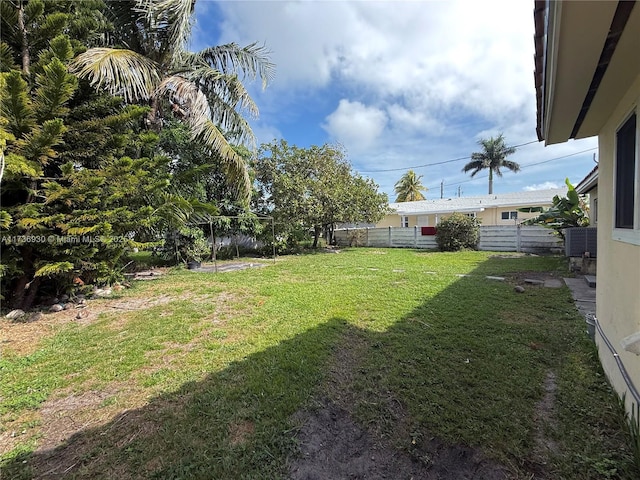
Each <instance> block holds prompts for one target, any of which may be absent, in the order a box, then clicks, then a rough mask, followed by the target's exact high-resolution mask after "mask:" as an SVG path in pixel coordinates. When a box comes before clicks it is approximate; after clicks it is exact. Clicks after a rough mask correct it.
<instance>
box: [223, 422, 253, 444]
mask: <svg viewBox="0 0 640 480" xmlns="http://www.w3.org/2000/svg"><path fill="white" fill-rule="evenodd" d="M255 429H256V427H255V424H254V423H253V422H250V421H248V420H242V421H239V422H235V423H232V424H231V425H229V443H231V445H233V446H234V447H235V446H237V445H242V444H244V443H246V442H247V441H248V440H249V438H250V437H251V435H253V432H254V431H255Z"/></svg>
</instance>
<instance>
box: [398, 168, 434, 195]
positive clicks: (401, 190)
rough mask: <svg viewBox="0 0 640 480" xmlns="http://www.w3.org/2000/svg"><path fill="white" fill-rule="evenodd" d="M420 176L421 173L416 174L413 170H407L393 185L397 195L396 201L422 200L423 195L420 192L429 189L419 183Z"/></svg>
mask: <svg viewBox="0 0 640 480" xmlns="http://www.w3.org/2000/svg"><path fill="white" fill-rule="evenodd" d="M421 178H422V175H416V172H414V171H413V170H409V171H408V172H407V173H405V174H404V175H403V176H402V178H400V180H398V182H397V183H396V184H395V186H394V190H395V192H396V194H397V195H398V197H397V198H396V202H415V201H418V200H424V199H425V197H424V195H422V193H420V192H421V191H422V192H426V191H427V190H429V189H428V188H427V187H425V186H424V185H422V183H420V179H421Z"/></svg>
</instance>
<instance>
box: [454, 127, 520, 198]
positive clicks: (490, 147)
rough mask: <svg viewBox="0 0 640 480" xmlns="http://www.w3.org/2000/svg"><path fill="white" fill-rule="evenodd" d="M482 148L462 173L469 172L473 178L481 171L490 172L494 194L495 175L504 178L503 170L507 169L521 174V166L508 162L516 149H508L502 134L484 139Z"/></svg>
mask: <svg viewBox="0 0 640 480" xmlns="http://www.w3.org/2000/svg"><path fill="white" fill-rule="evenodd" d="M478 144H479V145H481V146H482V150H483V151H482V152H475V153H472V154H471V161H470V162H469V163H467V164H466V165H465V166H464V168H463V169H462V171H463V172H464V173H467V172H468V171H469V170H473V171H472V172H471V176H472V177H474V176H475V175H476V173H478V172H479V171H481V170H485V169H488V170H489V194H492V193H493V174H494V173H495V174H496V175H498V176H499V177H501V176H502V172H501V171H500V169H501V168H503V167H504V168H506V169H508V170H511V171H512V172H519V171H520V165H518V164H517V163H516V162H512V161H510V160H507V156H509V155H512V154H513V153H515V151H516V149H515V148H514V147H507V146H506V145H505V144H504V137H503V135H502V134H500V135H498V137H496V138H493V137H491V138H489V139H486V138H484V139H482V140H480V141H479V142H478Z"/></svg>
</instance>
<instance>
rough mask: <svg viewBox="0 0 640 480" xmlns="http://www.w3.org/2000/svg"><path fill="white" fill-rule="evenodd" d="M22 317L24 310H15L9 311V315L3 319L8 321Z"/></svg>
mask: <svg viewBox="0 0 640 480" xmlns="http://www.w3.org/2000/svg"><path fill="white" fill-rule="evenodd" d="M23 315H24V310H20V309H16V310H11V311H10V312H9V313H7V314H6V315H5V317H4V318H8V319H9V320H15V319H16V318H20V317H21V316H23Z"/></svg>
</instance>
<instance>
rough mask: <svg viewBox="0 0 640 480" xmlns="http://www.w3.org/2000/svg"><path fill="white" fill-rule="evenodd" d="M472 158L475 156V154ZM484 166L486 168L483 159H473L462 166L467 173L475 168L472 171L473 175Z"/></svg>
mask: <svg viewBox="0 0 640 480" xmlns="http://www.w3.org/2000/svg"><path fill="white" fill-rule="evenodd" d="M471 158H473V156H472V157H471ZM483 168H485V165H484V161H483V160H472V161H471V162H469V163H467V164H466V165H465V166H464V167H463V168H462V171H463V172H464V173H467V172H468V171H470V170H473V172H471V176H472V177H473V176H475V175H476V174H477V173H478V172H479V171H480V170H482V169H483Z"/></svg>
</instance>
